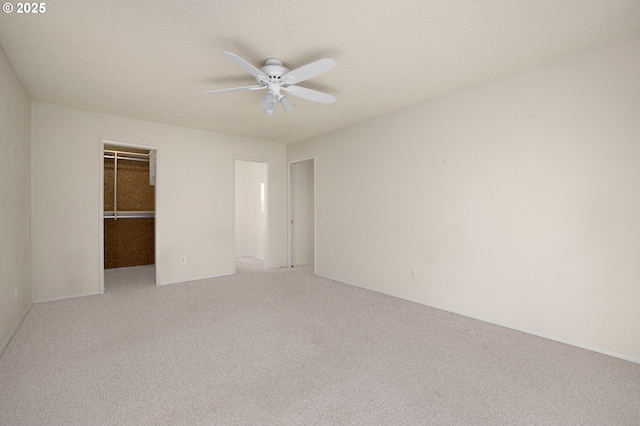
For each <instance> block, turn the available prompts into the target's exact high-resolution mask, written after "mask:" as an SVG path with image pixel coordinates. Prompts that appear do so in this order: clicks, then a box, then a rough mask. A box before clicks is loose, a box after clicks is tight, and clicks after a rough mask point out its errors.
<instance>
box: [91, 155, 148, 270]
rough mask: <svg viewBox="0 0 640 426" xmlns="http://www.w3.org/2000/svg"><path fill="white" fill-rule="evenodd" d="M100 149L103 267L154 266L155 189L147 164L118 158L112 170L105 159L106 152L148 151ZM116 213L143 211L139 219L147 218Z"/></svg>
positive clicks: (112, 160)
mask: <svg viewBox="0 0 640 426" xmlns="http://www.w3.org/2000/svg"><path fill="white" fill-rule="evenodd" d="M104 149H105V154H106V155H105V158H104V211H105V218H104V268H105V269H110V268H123V267H127V266H139V265H151V264H154V263H155V217H153V216H154V213H155V186H152V185H150V184H149V162H148V161H134V160H125V159H122V158H118V160H117V170H116V169H115V164H116V161H115V160H114V159H113V158H107V155H108V154H109V153H108V151H110V150H113V151H119V152H122V151H126V152H132V153H142V154H147V153H148V152H149V151H145V150H141V149H133V148H128V147H127V148H124V147H120V146H106V145H105V147H104ZM114 175H116V176H117V181H114ZM114 184H115V185H114ZM114 193H116V194H117V195H116V196H117V198H115V200H114ZM114 201H115V204H116V205H115V206H114ZM114 207H115V209H114ZM114 210H115V212H116V214H115V217H116V218H115V219H114V215H113V212H114ZM119 212H130V213H129V214H131V212H144V213H141V214H140V215H139V216H148V217H126V215H124V214H122V215H120V216H119ZM133 215H134V216H136V214H135V213H134V214H133Z"/></svg>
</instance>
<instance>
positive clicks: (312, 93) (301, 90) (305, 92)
mask: <svg viewBox="0 0 640 426" xmlns="http://www.w3.org/2000/svg"><path fill="white" fill-rule="evenodd" d="M282 89H283V90H284V91H286V92H287V93H288V94H290V95H293V96H297V97H298V98H302V99H308V100H310V101H315V102H322V103H323V104H332V103H334V102H335V101H336V98H334V97H333V96H331V95H329V94H328V93H323V92H318V91H317V90H312V89H307V88H306V87H301V86H287V87H283V88H282Z"/></svg>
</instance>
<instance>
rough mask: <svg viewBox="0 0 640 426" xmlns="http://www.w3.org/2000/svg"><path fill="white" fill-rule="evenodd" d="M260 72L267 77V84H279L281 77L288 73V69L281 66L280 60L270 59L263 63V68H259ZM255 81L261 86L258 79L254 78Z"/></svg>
mask: <svg viewBox="0 0 640 426" xmlns="http://www.w3.org/2000/svg"><path fill="white" fill-rule="evenodd" d="M260 71H262V72H263V73H265V74H266V75H268V76H269V81H268V83H280V82H281V81H282V79H281V78H282V76H283V75H284V74H286V73H288V72H289V69H288V68H285V67H284V66H283V63H282V61H281V60H280V59H275V58H271V59H267V60H266V61H264V66H263V67H262V68H260ZM256 80H257V81H258V83H260V84H262V81H261V80H260V78H259V77H256Z"/></svg>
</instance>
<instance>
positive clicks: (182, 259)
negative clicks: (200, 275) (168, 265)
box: [180, 254, 187, 263]
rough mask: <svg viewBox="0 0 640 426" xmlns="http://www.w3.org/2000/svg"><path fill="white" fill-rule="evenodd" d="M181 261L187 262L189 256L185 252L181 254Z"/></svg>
mask: <svg viewBox="0 0 640 426" xmlns="http://www.w3.org/2000/svg"><path fill="white" fill-rule="evenodd" d="M180 263H187V256H185V255H184V254H183V255H182V256H180Z"/></svg>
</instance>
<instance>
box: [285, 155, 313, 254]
mask: <svg viewBox="0 0 640 426" xmlns="http://www.w3.org/2000/svg"><path fill="white" fill-rule="evenodd" d="M290 182H291V192H292V194H291V195H292V210H293V264H294V265H304V264H306V263H313V261H314V259H315V253H314V250H315V238H314V234H315V228H314V226H315V225H314V222H315V218H314V214H315V209H314V183H313V160H305V161H299V162H296V163H293V164H291V177H290Z"/></svg>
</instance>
